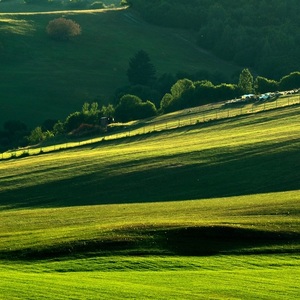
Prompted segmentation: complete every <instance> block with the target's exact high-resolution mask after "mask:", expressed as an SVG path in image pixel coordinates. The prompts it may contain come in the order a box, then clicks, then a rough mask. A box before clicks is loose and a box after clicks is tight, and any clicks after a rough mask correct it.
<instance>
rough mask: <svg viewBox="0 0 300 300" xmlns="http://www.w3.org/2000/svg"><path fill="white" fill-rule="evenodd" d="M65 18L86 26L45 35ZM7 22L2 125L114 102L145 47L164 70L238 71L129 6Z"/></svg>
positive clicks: (0, 17) (160, 70)
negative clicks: (69, 34)
mask: <svg viewBox="0 0 300 300" xmlns="http://www.w3.org/2000/svg"><path fill="white" fill-rule="evenodd" d="M62 15H63V16H65V17H67V18H71V19H73V20H74V21H76V22H78V23H79V24H80V25H81V27H82V35H81V36H79V37H77V38H76V39H73V40H72V41H70V42H66V43H64V42H57V41H53V40H50V39H49V38H48V37H47V36H46V33H45V28H46V26H47V24H48V22H49V21H50V20H52V19H54V18H56V17H60V16H62ZM20 21H22V23H20ZM0 22H1V23H2V24H5V26H3V27H2V30H1V32H0V34H1V35H0V36H1V38H0V41H1V45H2V55H1V57H0V60H1V65H2V71H1V74H0V79H1V82H2V84H1V88H0V98H1V100H0V120H3V122H4V121H5V120H7V119H16V118H17V119H21V120H22V121H24V122H26V123H28V124H29V125H36V124H37V123H38V122H42V121H44V120H45V119H48V118H50V119H56V118H65V117H66V116H67V115H68V114H69V113H71V112H73V111H75V110H80V109H81V106H82V104H83V103H84V102H85V101H90V102H92V101H95V100H96V101H99V102H104V103H105V102H107V101H109V98H110V96H111V95H112V94H113V93H114V91H115V89H117V88H118V87H120V86H124V85H127V84H128V82H127V77H126V70H127V68H128V62H129V59H130V58H131V57H132V56H133V55H134V54H135V53H136V52H137V51H139V50H140V49H144V50H145V51H147V52H148V53H149V55H150V57H151V60H152V62H153V64H154V65H155V66H156V68H157V71H158V75H160V74H162V73H165V72H169V73H173V74H174V73H176V72H178V71H180V70H184V71H186V72H191V73H193V72H195V71H197V70H199V69H204V70H209V71H211V72H215V71H218V70H220V69H222V70H223V72H224V74H226V75H229V76H230V74H232V72H234V71H236V70H237V67H235V66H232V65H230V64H226V63H225V62H222V61H219V60H218V59H217V58H215V57H213V56H211V55H209V54H207V53H203V52H201V51H200V50H199V49H198V48H196V47H194V46H193V43H190V42H189V41H184V40H183V39H182V37H181V36H182V35H184V33H179V32H177V31H175V30H171V29H162V28H159V27H156V26H152V25H149V24H147V23H145V22H143V21H142V20H140V19H139V17H138V16H135V15H133V14H132V12H131V11H128V10H120V11H109V12H102V13H101V12H92V11H89V12H77V13H75V12H72V13H71V12H69V13H68V12H64V13H63V14H62V13H59V14H41V15H39V14H36V15H34V14H33V15H26V14H20V15H18V14H16V15H0Z"/></svg>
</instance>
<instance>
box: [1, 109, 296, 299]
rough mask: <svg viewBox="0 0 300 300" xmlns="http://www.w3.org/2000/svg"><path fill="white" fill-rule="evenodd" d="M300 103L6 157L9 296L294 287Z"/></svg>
mask: <svg viewBox="0 0 300 300" xmlns="http://www.w3.org/2000/svg"><path fill="white" fill-rule="evenodd" d="M299 112H300V107H299V105H294V106H289V107H284V108H277V109H273V110H270V111H264V112H260V113H256V114H251V115H245V116H238V117H233V118H228V119H224V120H216V121H211V122H207V123H199V124H196V125H194V126H190V127H184V128H179V129H176V130H169V131H163V132H154V133H150V134H144V135H143V134H140V135H138V136H135V137H126V138H123V139H119V140H111V141H102V142H99V143H98V144H93V145H86V146H82V147H78V148H74V149H71V150H64V151H59V152H51V153H46V154H41V155H38V156H29V157H26V158H19V159H14V160H7V161H1V163H0V181H1V186H0V229H1V231H0V232H1V234H0V275H1V281H0V293H1V295H2V296H3V297H4V298H6V299H11V298H13V299H74V298H76V299H85V298H90V299H97V298H101V299H112V298H113V299H124V298H126V297H127V298H137V299H140V298H142V299H170V298H172V299H183V298H184V299H207V298H215V299H228V298H232V299H235V298H240V299H253V298H254V297H255V298H257V299H269V298H270V297H271V298H273V299H294V298H295V297H297V295H298V284H297V278H298V277H299V275H300V273H299V270H300V268H299V267H300V266H299V246H300V224H299V220H300V218H299V214H300V207H299V203H300V202H299V201H300V198H299V195H300V193H299V191H300V186H299V183H300V173H299V170H300V168H299V167H300V166H299V159H298V156H299V149H300V143H299V142H300V140H299V126H300V123H299ZM179 113H180V112H178V113H177V114H179ZM177 114H174V113H173V114H170V115H165V116H164V118H169V121H171V119H172V118H176V117H177ZM159 118H161V117H158V119H159ZM291 274H292V276H291ZM29 279H30V280H29Z"/></svg>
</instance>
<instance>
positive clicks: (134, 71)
mask: <svg viewBox="0 0 300 300" xmlns="http://www.w3.org/2000/svg"><path fill="white" fill-rule="evenodd" d="M127 77H128V80H129V82H130V83H131V84H132V85H138V84H141V85H148V86H150V85H152V83H153V82H154V81H155V78H156V70H155V67H154V65H153V64H152V63H151V60H150V57H149V55H148V53H147V52H145V51H144V50H140V51H139V52H137V53H136V54H135V55H134V56H133V57H132V58H131V59H130V60H129V67H128V70H127Z"/></svg>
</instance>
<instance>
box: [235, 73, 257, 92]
mask: <svg viewBox="0 0 300 300" xmlns="http://www.w3.org/2000/svg"><path fill="white" fill-rule="evenodd" d="M238 87H239V89H240V91H241V93H242V94H250V93H253V91H254V88H253V76H252V74H251V73H250V71H249V69H243V71H242V73H241V74H240V77H239V83H238Z"/></svg>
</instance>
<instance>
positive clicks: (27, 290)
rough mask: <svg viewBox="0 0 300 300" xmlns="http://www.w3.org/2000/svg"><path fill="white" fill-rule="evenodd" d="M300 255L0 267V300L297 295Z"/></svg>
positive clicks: (106, 260) (81, 261)
mask: <svg viewBox="0 0 300 300" xmlns="http://www.w3.org/2000/svg"><path fill="white" fill-rule="evenodd" d="M298 259H299V257H298V256H286V255H272V256H268V255H265V256H264V255H260V256H228V257H227V256H219V257H197V258H196V257H155V258H153V257H137V258H130V259H127V258H124V257H111V258H102V259H101V258H97V259H77V260H72V261H63V262H55V261H53V262H31V263H30V264H26V263H25V264H24V263H23V264H22V263H15V264H13V265H9V266H6V267H4V266H2V267H1V270H0V274H1V281H0V290H1V294H2V296H3V297H4V299H5V298H6V299H253V298H255V299H278V300H281V299H287V300H289V299H297V298H298V296H299V290H298V280H297V278H298V277H299V275H300V273H299V260H298Z"/></svg>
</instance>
